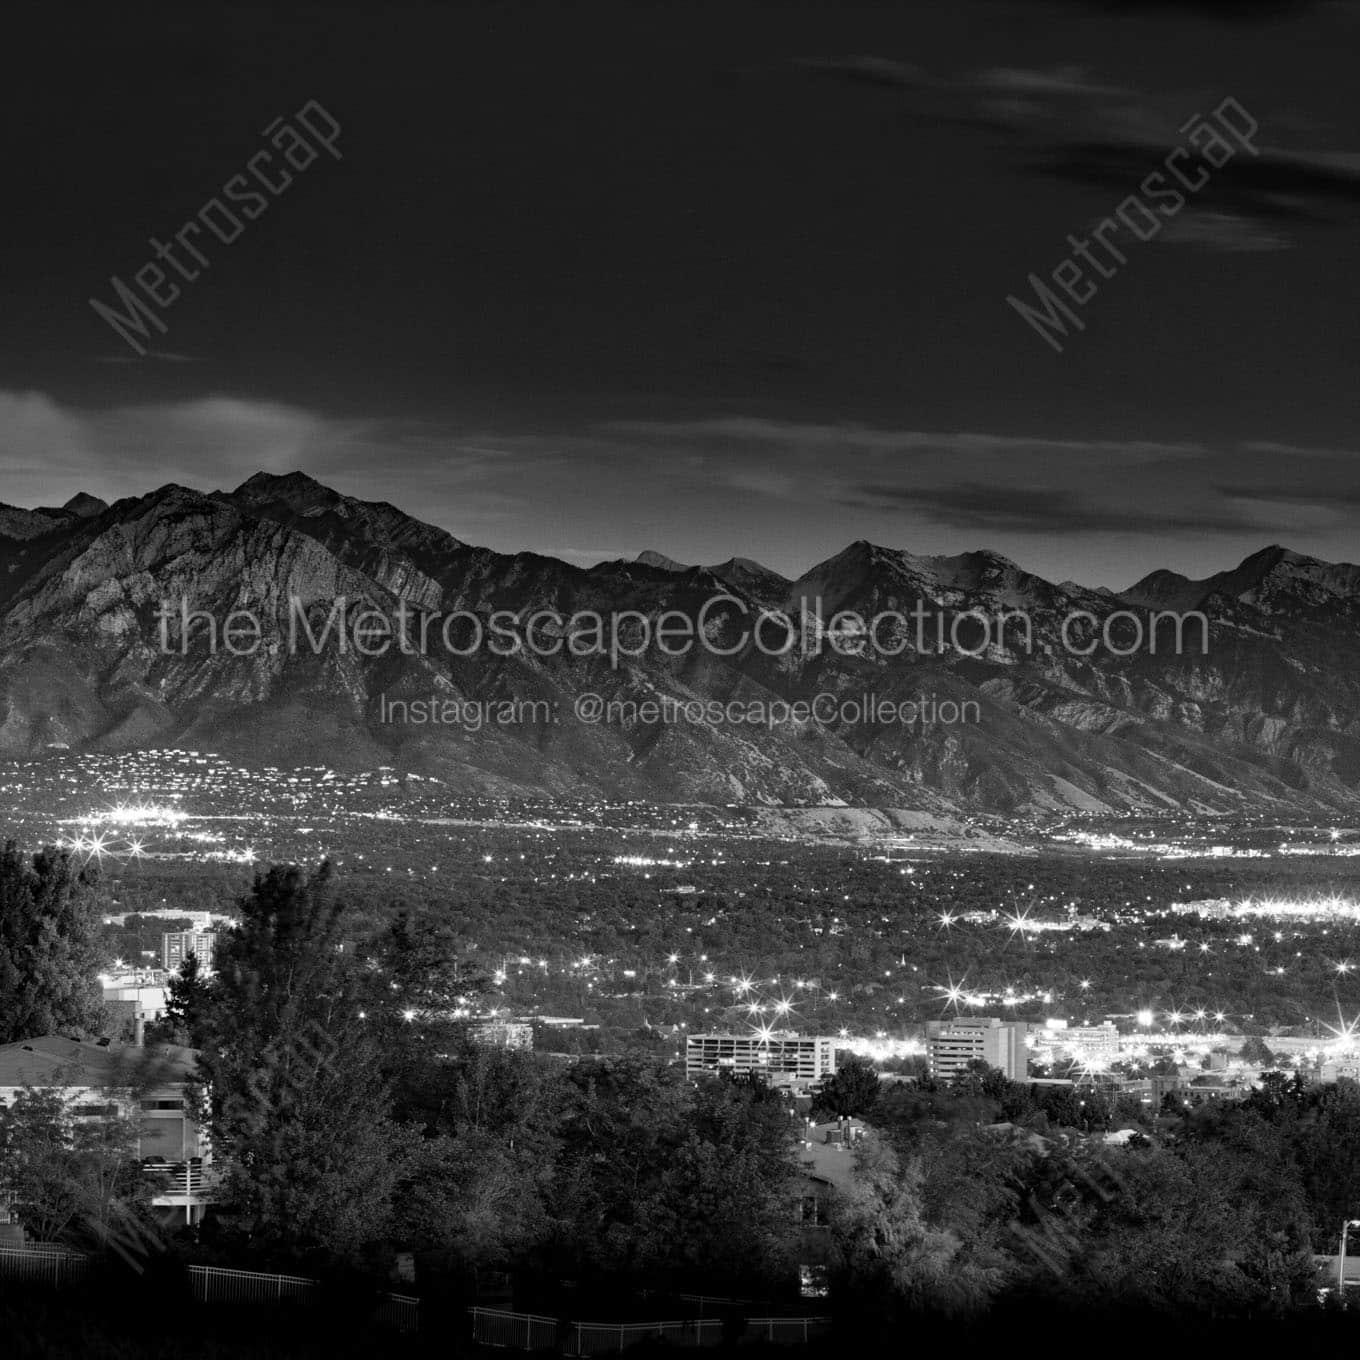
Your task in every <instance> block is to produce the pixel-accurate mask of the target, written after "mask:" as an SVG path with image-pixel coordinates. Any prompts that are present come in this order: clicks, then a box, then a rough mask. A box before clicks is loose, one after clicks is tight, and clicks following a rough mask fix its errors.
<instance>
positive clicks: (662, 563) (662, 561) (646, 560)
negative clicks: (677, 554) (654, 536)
mask: <svg viewBox="0 0 1360 1360" xmlns="http://www.w3.org/2000/svg"><path fill="white" fill-rule="evenodd" d="M637 561H638V562H639V563H640V564H641V565H642V566H644V567H655V568H656V570H657V571H689V570H690V568H689V567H687V566H686V565H685V564H684V563H683V562H677V561H676V560H675V558H673V557H667V556H666V554H665V553H659V552H653V551H652V550H651V549H650V548H647V549H646V550H645V551H643V552H640V553H638V555H637Z"/></svg>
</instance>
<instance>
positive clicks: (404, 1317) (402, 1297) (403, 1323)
mask: <svg viewBox="0 0 1360 1360" xmlns="http://www.w3.org/2000/svg"><path fill="white" fill-rule="evenodd" d="M373 1321H374V1322H377V1323H381V1324H382V1325H383V1326H384V1327H392V1328H394V1329H395V1330H396V1331H399V1332H417V1331H419V1330H420V1300H419V1299H417V1298H414V1297H413V1296H412V1295H410V1294H385V1295H384V1296H383V1301H382V1302H381V1303H380V1304H379V1305H378V1311H377V1312H376V1313H374V1314H373Z"/></svg>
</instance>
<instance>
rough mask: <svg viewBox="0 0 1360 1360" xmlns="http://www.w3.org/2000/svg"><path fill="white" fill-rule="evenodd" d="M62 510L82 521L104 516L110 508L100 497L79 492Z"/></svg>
mask: <svg viewBox="0 0 1360 1360" xmlns="http://www.w3.org/2000/svg"><path fill="white" fill-rule="evenodd" d="M61 508H62V509H63V510H69V511H70V512H71V513H72V514H73V515H78V516H79V517H80V518H81V519H90V518H92V517H93V516H95V515H102V514H103V513H104V511H105V510H107V509H108V508H109V503H108V502H107V501H101V500H100V499H99V497H98V496H91V495H90V494H89V493H88V492H85V491H77V492H76V494H75V495H74V496H72V497H71V499H70V500H69V501H67V502H66V504H65V505H63V506H62V507H61Z"/></svg>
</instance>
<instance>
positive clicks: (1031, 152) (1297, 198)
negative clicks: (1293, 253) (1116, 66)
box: [801, 4, 1360, 253]
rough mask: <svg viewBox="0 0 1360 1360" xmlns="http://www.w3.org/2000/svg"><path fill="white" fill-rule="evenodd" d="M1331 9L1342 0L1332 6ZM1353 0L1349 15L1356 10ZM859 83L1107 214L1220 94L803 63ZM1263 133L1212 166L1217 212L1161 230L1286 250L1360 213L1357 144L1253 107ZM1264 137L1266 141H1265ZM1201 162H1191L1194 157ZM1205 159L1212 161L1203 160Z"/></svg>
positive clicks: (1071, 69) (1041, 74) (881, 64)
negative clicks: (1073, 189)
mask: <svg viewBox="0 0 1360 1360" xmlns="http://www.w3.org/2000/svg"><path fill="white" fill-rule="evenodd" d="M1093 7H1095V8H1129V9H1144V8H1146V9H1151V8H1158V7H1160V8H1164V9H1168V10H1169V9H1172V8H1175V7H1174V6H1172V5H1170V4H1166V5H1162V6H1154V5H1152V4H1148V5H1114V4H1107V5H1099V4H1096V5H1094V6H1093ZM1196 8H1198V9H1200V10H1202V11H1203V12H1205V13H1215V14H1217V15H1218V16H1219V17H1222V18H1225V19H1227V18H1240V19H1246V18H1266V17H1278V16H1280V15H1284V14H1288V13H1291V12H1295V11H1301V10H1303V9H1304V8H1306V6H1304V5H1288V4H1259V5H1243V4H1237V5H1230V4H1222V5H1211V4H1203V5H1200V6H1196ZM1326 8H1328V9H1330V10H1331V11H1334V12H1339V11H1341V10H1342V9H1343V8H1346V7H1343V6H1340V5H1335V4H1334V5H1331V6H1328V7H1326ZM1355 11H1356V7H1349V10H1348V12H1350V13H1355ZM801 65H802V66H803V67H805V68H806V69H809V70H830V71H831V72H832V73H833V74H837V75H840V76H842V77H845V78H849V79H855V80H859V81H862V82H863V81H869V82H870V83H874V84H879V85H884V84H887V85H892V86H894V87H896V88H897V90H898V91H899V93H900V96H901V97H902V98H903V99H904V100H908V101H911V103H912V104H913V106H914V108H915V111H916V112H917V114H918V115H919V116H923V117H933V118H935V119H936V120H937V121H940V122H943V123H953V124H958V125H963V126H971V127H974V128H980V129H986V130H989V131H990V132H992V133H993V134H995V135H997V136H999V137H1001V138H1003V139H1004V140H1005V142H1006V143H1007V144H1008V150H1009V151H1010V152H1011V153H1012V154H1011V163H1012V164H1014V165H1016V166H1018V167H1019V169H1020V170H1021V172H1022V173H1025V174H1028V175H1032V176H1040V177H1044V178H1049V179H1056V180H1062V181H1064V182H1065V183H1069V184H1076V185H1084V186H1088V187H1090V188H1093V189H1097V188H1098V189H1100V190H1101V191H1102V194H1103V195H1106V196H1108V201H1106V202H1103V203H1101V204H1100V205H1099V206H1100V208H1101V210H1102V212H1103V213H1105V214H1107V215H1108V214H1109V213H1111V212H1112V211H1113V209H1114V207H1115V205H1116V204H1117V203H1118V202H1119V201H1120V200H1121V199H1123V198H1124V197H1125V196H1126V195H1128V194H1130V193H1133V192H1135V191H1136V190H1137V188H1138V186H1139V184H1140V183H1141V182H1142V181H1143V179H1144V178H1145V177H1146V176H1147V175H1149V174H1151V173H1153V172H1156V171H1158V170H1160V169H1162V167H1163V162H1164V161H1165V160H1166V157H1167V156H1168V155H1169V154H1170V153H1171V152H1173V151H1174V150H1175V149H1176V148H1178V147H1182V146H1188V145H1189V144H1188V143H1187V133H1186V132H1185V131H1183V130H1182V129H1183V128H1184V126H1185V125H1186V124H1187V122H1188V121H1189V120H1190V119H1192V118H1194V117H1196V116H1198V115H1200V114H1203V115H1205V116H1206V117H1207V116H1208V114H1209V113H1210V112H1211V111H1212V109H1213V108H1214V107H1215V105H1216V104H1217V103H1218V101H1219V100H1220V98H1221V95H1213V96H1205V95H1204V94H1202V93H1196V92H1186V91H1165V92H1162V91H1159V92H1155V93H1154V92H1151V91H1148V90H1142V89H1137V88H1134V87H1132V86H1130V85H1128V84H1125V83H1122V82H1120V81H1117V80H1111V79H1107V78H1104V77H1102V76H1101V75H1100V74H1099V73H1096V72H1093V71H1092V70H1091V69H1090V68H1088V67H1085V66H1075V65H1060V66H1053V67H1019V66H1015V67H992V68H985V69H982V70H978V71H971V72H959V73H955V74H952V75H948V76H940V75H932V74H931V73H929V72H927V71H925V70H923V69H921V68H918V67H915V66H912V67H905V66H903V64H902V63H898V62H895V61H891V60H878V59H875V58H871V57H856V58H853V59H848V60H842V61H839V62H835V63H817V62H804V63H801ZM1251 113H1252V115H1253V117H1254V118H1255V119H1256V120H1257V121H1258V122H1259V125H1260V128H1261V131H1260V133H1259V134H1257V136H1256V137H1254V139H1253V140H1254V141H1256V142H1257V146H1256V152H1257V154H1252V152H1251V151H1249V150H1247V149H1245V148H1244V147H1243V146H1242V145H1241V144H1240V142H1234V143H1233V145H1234V149H1235V153H1236V154H1234V155H1233V156H1232V159H1231V160H1229V161H1228V162H1227V163H1226V164H1225V165H1222V166H1220V167H1217V168H1212V169H1210V177H1209V179H1208V181H1207V182H1206V183H1205V185H1204V188H1203V192H1204V193H1205V194H1206V195H1211V197H1212V202H1213V206H1214V210H1213V212H1211V213H1202V212H1199V211H1197V209H1196V207H1195V204H1196V202H1197V200H1196V199H1194V198H1193V197H1191V199H1190V202H1191V205H1192V206H1191V208H1190V209H1189V210H1188V211H1187V210H1183V211H1182V215H1181V220H1173V221H1174V225H1175V226H1176V230H1174V231H1173V230H1166V231H1163V232H1161V233H1160V234H1159V235H1158V237H1157V239H1158V240H1159V241H1162V242H1165V243H1168V244H1182V245H1192V246H1196V247H1199V248H1202V249H1208V250H1215V251H1223V252H1227V253H1260V252H1266V251H1276V250H1282V249H1286V248H1288V247H1289V245H1290V244H1292V239H1291V234H1292V233H1294V232H1297V231H1300V230H1303V229H1305V228H1307V227H1309V226H1319V225H1326V224H1328V223H1331V222H1333V221H1336V220H1338V219H1343V218H1344V219H1349V218H1353V217H1354V216H1355V212H1354V209H1355V207H1356V206H1357V205H1360V152H1355V151H1352V150H1349V149H1344V148H1343V149H1337V148H1326V147H1322V146H1317V145H1314V146H1299V145H1293V146H1286V145H1284V144H1282V141H1281V139H1286V140H1287V139H1289V138H1291V137H1292V138H1295V139H1299V138H1301V137H1302V136H1304V135H1307V136H1309V137H1310V138H1312V139H1317V138H1318V137H1319V136H1320V134H1321V131H1322V130H1321V129H1320V128H1319V127H1317V126H1316V125H1315V124H1314V123H1313V122H1312V121H1311V120H1309V119H1307V118H1304V117H1302V116H1301V115H1300V114H1299V113H1298V112H1297V111H1296V110H1275V109H1267V108H1253V109H1252V110H1251ZM1261 138H1266V139H1267V140H1266V141H1265V142H1264V143H1262V142H1261V141H1260V139H1261ZM1199 163H1200V161H1199V159H1196V161H1195V164H1199ZM1206 168H1209V167H1206Z"/></svg>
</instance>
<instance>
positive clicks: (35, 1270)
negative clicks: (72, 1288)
mask: <svg viewBox="0 0 1360 1360" xmlns="http://www.w3.org/2000/svg"><path fill="white" fill-rule="evenodd" d="M89 1268H90V1262H89V1258H88V1257H85V1256H82V1255H80V1253H79V1252H72V1251H61V1250H58V1249H54V1248H50V1247H0V1279H3V1280H17V1281H21V1282H23V1283H24V1284H45V1285H50V1286H52V1287H56V1286H58V1285H63V1284H75V1283H76V1282H77V1281H79V1280H83V1279H84V1278H85V1276H86V1274H87V1273H88V1272H89Z"/></svg>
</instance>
